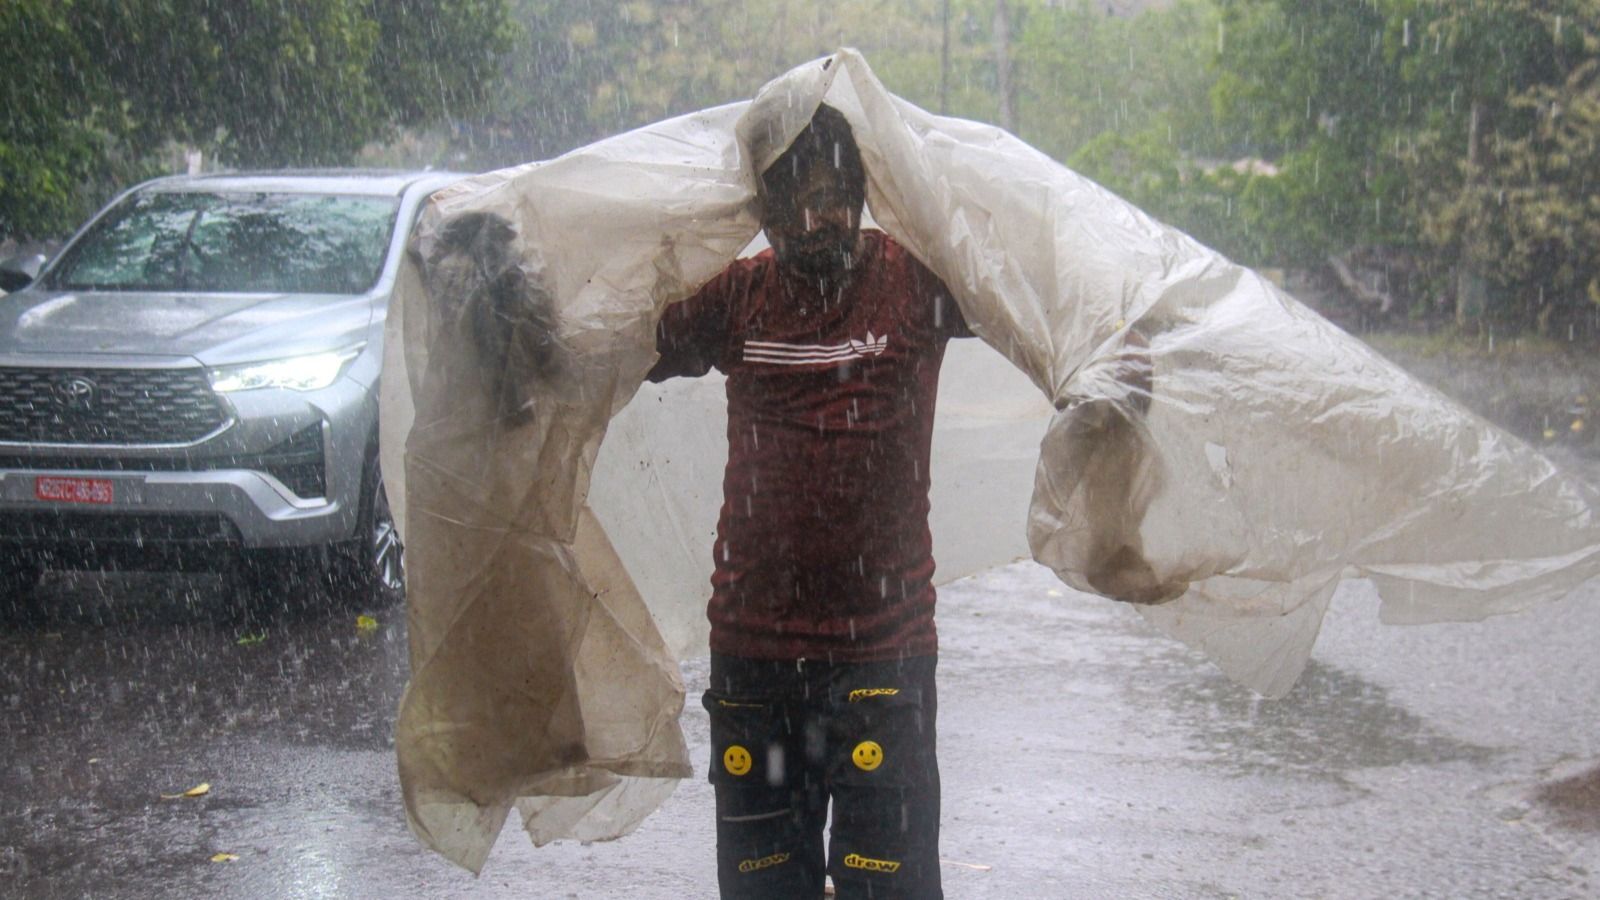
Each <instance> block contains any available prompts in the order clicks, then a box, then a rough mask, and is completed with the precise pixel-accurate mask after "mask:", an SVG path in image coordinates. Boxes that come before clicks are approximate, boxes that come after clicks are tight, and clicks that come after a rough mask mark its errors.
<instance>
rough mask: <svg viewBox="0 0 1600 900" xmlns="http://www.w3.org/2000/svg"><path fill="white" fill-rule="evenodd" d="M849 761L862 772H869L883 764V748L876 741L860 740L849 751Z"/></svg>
mask: <svg viewBox="0 0 1600 900" xmlns="http://www.w3.org/2000/svg"><path fill="white" fill-rule="evenodd" d="M850 761H851V762H853V763H855V764H856V768H858V769H860V770H861V771H863V772H871V771H872V770H873V769H876V768H877V767H879V766H881V765H883V748H882V747H880V746H878V742H877V741H862V742H861V743H859V744H857V745H856V748H855V749H854V750H851V751H850Z"/></svg>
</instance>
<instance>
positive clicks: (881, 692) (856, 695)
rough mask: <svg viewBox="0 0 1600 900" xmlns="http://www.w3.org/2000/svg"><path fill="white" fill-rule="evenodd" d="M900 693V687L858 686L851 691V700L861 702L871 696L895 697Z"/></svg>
mask: <svg viewBox="0 0 1600 900" xmlns="http://www.w3.org/2000/svg"><path fill="white" fill-rule="evenodd" d="M898 693H900V689H899V688H857V689H856V690H853V691H851V692H850V702H851V703H860V702H861V701H863V700H866V699H867V698H869V697H893V696H894V695H895V694H898Z"/></svg>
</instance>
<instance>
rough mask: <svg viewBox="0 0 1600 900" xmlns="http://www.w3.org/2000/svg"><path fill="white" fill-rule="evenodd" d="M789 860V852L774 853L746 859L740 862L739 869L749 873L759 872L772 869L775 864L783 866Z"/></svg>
mask: <svg viewBox="0 0 1600 900" xmlns="http://www.w3.org/2000/svg"><path fill="white" fill-rule="evenodd" d="M788 861H789V854H787V853H774V854H772V855H771V856H763V857H761V858H760V859H747V860H744V861H743V862H741V863H739V871H741V872H743V873H745V874H746V875H748V874H750V873H751V872H759V871H761V870H762V869H770V868H772V867H773V866H781V865H783V864H784V863H786V862H788Z"/></svg>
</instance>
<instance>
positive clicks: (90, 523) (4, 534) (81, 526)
mask: <svg viewBox="0 0 1600 900" xmlns="http://www.w3.org/2000/svg"><path fill="white" fill-rule="evenodd" d="M0 542H5V543H15V544H29V545H41V546H53V545H70V544H84V545H89V546H92V545H95V544H133V545H136V546H145V545H149V544H205V545H210V544H237V543H239V532H238V531H237V530H236V529H234V527H233V525H232V524H231V523H229V522H228V520H227V519H225V518H223V517H222V516H189V515H168V514H160V513H158V514H150V513H131V514H130V513H110V514H107V513H79V512H57V511H55V510H39V511H27V512H10V511H8V512H0Z"/></svg>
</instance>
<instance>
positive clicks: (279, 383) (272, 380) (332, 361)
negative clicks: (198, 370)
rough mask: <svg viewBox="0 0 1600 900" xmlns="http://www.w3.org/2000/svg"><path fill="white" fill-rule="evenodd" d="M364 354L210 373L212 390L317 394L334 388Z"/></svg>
mask: <svg viewBox="0 0 1600 900" xmlns="http://www.w3.org/2000/svg"><path fill="white" fill-rule="evenodd" d="M360 352H361V347H359V346H358V347H350V348H348V349H345V350H333V351H330V352H328V353H313V354H310V355H309V356H291V357H289V358H288V359H270V360H266V361H264V362H256V363H246V364H244V365H242V366H224V367H222V368H218V369H212V370H210V373H209V374H210V375H211V389H212V390H214V391H219V392H222V393H227V392H230V391H253V390H256V389H257V388H289V389H290V390H295V391H316V390H321V389H322V388H325V387H327V386H328V385H330V384H333V383H334V381H336V380H337V379H338V378H339V376H340V375H342V374H344V370H345V367H347V366H349V365H350V360H352V359H355V358H356V355H357V354H359V353H360Z"/></svg>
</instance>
